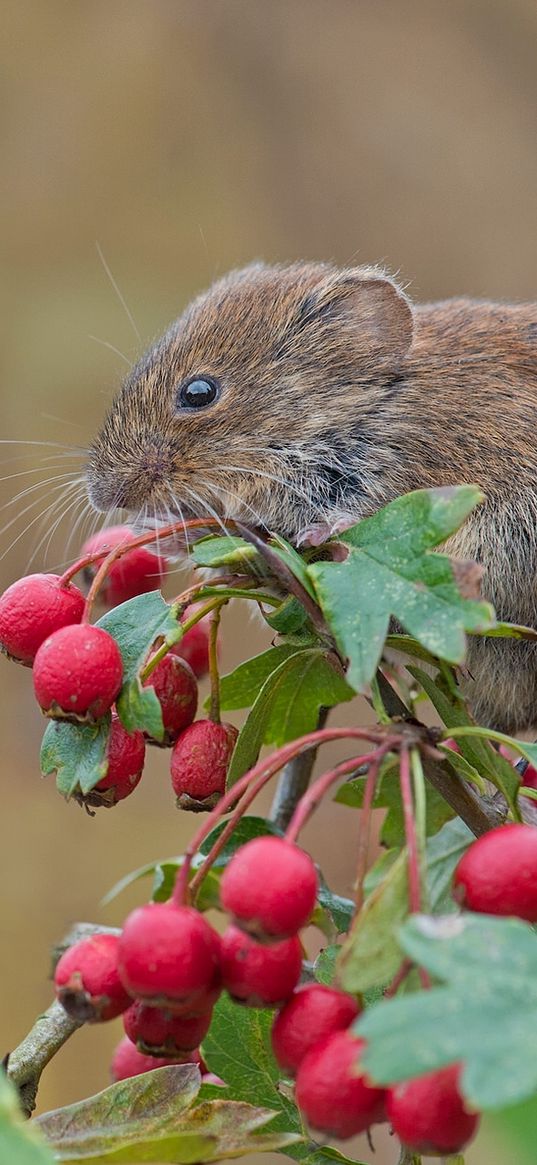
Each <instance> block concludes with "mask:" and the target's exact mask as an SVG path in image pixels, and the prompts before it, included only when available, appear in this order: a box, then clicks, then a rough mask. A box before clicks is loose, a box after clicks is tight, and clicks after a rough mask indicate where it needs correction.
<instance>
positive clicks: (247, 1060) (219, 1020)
mask: <svg viewBox="0 0 537 1165" xmlns="http://www.w3.org/2000/svg"><path fill="white" fill-rule="evenodd" d="M272 1021H273V1015H272V1013H271V1012H270V1011H268V1010H266V1011H256V1010H255V1009H253V1008H246V1007H237V1004H236V1003H233V1002H232V1000H230V999H228V998H226V997H222V998H221V999H220V1000H219V1002H218V1003H217V1005H216V1007H215V1010H214V1015H213V1020H212V1023H211V1026H210V1028H209V1031H208V1033H207V1035H206V1037H205V1039H204V1041H203V1056H204V1059H205V1061H206V1062H207V1065H208V1067H209V1070H210V1071H211V1072H215V1073H216V1075H217V1076H220V1077H221V1079H222V1080H225V1081H226V1084H227V1085H228V1088H229V1090H230V1092H231V1094H232V1095H233V1096H234V1097H235V1098H236V1099H237V1100H244V1101H247V1102H248V1103H249V1104H253V1105H261V1106H262V1107H263V1108H269V1109H271V1110H272V1111H274V1112H275V1113H276V1114H277V1115H276V1117H275V1119H274V1122H273V1125H272V1126H271V1127H272V1128H273V1129H274V1130H277V1131H280V1130H282V1131H286V1132H294V1133H295V1134H298V1135H299V1136H301V1137H304V1138H305V1141H304V1143H299V1144H296V1145H294V1146H289V1147H287V1148H284V1150H283V1151H284V1152H285V1154H286V1155H287V1156H289V1157H293V1158H294V1159H295V1160H296V1161H302V1162H304V1165H327V1163H328V1161H339V1162H340V1163H341V1165H347V1163H348V1162H349V1158H347V1157H344V1156H343V1155H342V1154H339V1153H337V1152H336V1151H335V1150H332V1149H329V1148H328V1147H326V1146H322V1145H317V1144H314V1143H312V1142H310V1141H308V1140H307V1134H306V1132H305V1129H304V1126H303V1124H302V1121H301V1117H300V1113H299V1111H298V1109H297V1107H296V1105H295V1104H294V1103H293V1101H292V1100H291V1099H290V1095H289V1090H288V1089H287V1088H286V1089H285V1090H284V1089H282V1088H280V1087H279V1083H280V1072H279V1069H278V1065H277V1063H276V1061H275V1059H274V1056H273V1054H272V1046H271V1040H270V1031H271V1027H272ZM334 1152H336V1156H335V1157H334Z"/></svg>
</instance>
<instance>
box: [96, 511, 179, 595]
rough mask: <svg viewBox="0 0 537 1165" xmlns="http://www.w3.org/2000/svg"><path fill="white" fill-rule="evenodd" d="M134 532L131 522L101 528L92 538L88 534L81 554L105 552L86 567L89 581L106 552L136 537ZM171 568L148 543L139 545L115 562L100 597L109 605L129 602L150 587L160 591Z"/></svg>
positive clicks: (151, 589)
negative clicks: (129, 525)
mask: <svg viewBox="0 0 537 1165" xmlns="http://www.w3.org/2000/svg"><path fill="white" fill-rule="evenodd" d="M133 538H134V534H133V532H132V530H129V528H128V527H127V526H110V527H109V529H108V530H99V532H98V533H97V534H94V535H93V537H92V538H88V540H87V542H85V543H84V545H83V547H82V550H81V552H80V557H81V558H85V556H86V555H87V554H97V553H98V552H99V551H101V550H102V554H101V555H100V557H99V558H97V559H96V560H95V563H94V564H92V565H91V566H88V567H86V568H85V570H84V573H85V575H86V578H87V581H88V582H91V580H92V578H93V577H94V575H95V574H96V572H97V569H98V567H99V566H100V564H101V562H102V561H103V559H104V558H106V555H107V554H109V552H110V551H111V550H113V549H114V548H115V547H116V546H123V545H124V544H125V543H126V542H130V541H132V539H133ZM167 569H168V563H167V561H166V559H165V558H162V557H161V556H160V555H158V554H154V553H153V551H152V550H150V549H149V547H147V546H135V547H134V548H133V550H129V551H126V553H125V554H123V555H122V556H121V558H118V559H117V560H116V562H113V563H112V565H111V567H110V570H109V572H108V574H107V576H106V579H105V580H104V582H103V585H102V587H101V589H100V591H99V597H100V599H101V601H102V602H103V603H106V605H107V606H109V607H116V606H117V605H118V603H125V602H126V601H127V599H134V598H135V596H136V595H142V594H145V593H146V591H156V590H158V588H159V587H160V586H162V580H163V578H164V576H165V574H166V571H167Z"/></svg>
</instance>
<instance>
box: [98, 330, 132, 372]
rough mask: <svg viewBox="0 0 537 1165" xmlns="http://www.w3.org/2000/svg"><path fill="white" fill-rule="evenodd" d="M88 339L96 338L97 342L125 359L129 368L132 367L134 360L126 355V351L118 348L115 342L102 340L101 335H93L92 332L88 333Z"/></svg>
mask: <svg viewBox="0 0 537 1165" xmlns="http://www.w3.org/2000/svg"><path fill="white" fill-rule="evenodd" d="M88 340H95V343H96V344H100V345H101V347H102V348H108V349H109V351H110V352H115V354H116V356H119V357H120V358H121V360H124V362H125V364H126V365H127V368H132V366H133V362H132V360H129V357H128V356H126V355H125V353H124V352H122V351H121V350H120V349H119V348H116V346H115V344H111V343H110V341H109V340H101V339H100V337H99V336H92V335H91V333H90V334H89V335H88Z"/></svg>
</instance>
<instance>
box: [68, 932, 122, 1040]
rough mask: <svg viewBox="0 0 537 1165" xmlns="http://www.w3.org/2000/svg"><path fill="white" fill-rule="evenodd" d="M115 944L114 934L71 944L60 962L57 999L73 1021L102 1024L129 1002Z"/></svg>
mask: <svg viewBox="0 0 537 1165" xmlns="http://www.w3.org/2000/svg"><path fill="white" fill-rule="evenodd" d="M118 944H119V939H118V937H117V935H114V934H95V935H92V936H91V938H86V939H81V940H80V942H77V943H74V945H73V946H72V947H69V949H68V950H66V951H65V953H64V954H63V955H62V957H61V959H59V961H58V963H57V966H56V970H55V972H54V984H55V987H56V996H57V998H58V999H59V1001H60V1003H61V1004H62V1006H63V1007H64V1008H65V1011H66V1012H67V1013H68V1015H70V1016H71V1017H72V1019H77V1020H80V1022H82V1023H101V1022H102V1021H103V1020H107V1019H115V1017H116V1016H117V1015H121V1012H122V1011H126V1009H127V1007H129V1006H130V1004H131V1003H132V1000H131V998H130V996H129V995H128V993H127V992H126V990H125V988H124V986H123V983H122V982H121V979H120V978H119V975H118V970H117V956H118Z"/></svg>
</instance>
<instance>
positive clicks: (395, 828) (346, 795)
mask: <svg viewBox="0 0 537 1165" xmlns="http://www.w3.org/2000/svg"><path fill="white" fill-rule="evenodd" d="M365 782H366V777H365V776H360V777H353V778H352V780H350V781H345V783H344V784H343V785H341V787H340V788H339V789H338V791H337V793H336V796H335V798H334V800H335V801H337V802H338V804H340V805H349V806H350V807H351V808H361V806H362V804H363V798H364V790H365ZM425 796H426V818H425V825H426V832H427V835H429V834H432V833H437V831H438V830H439V829H440V827H441V826H442V825H444V823H445V822H446V821H449V820H450V819H451V818H452V817H453V809H451V807H450V806H449V805H448V803H447V801H444V798H443V797H442V796H441V795H440V793H438V792H437V791H436V789H435V788H434V786H433V785H431V784H430V783H429V782H428V781H427V782H426V786H425ZM373 806H374V808H375V809H387V810H388V812H387V814H386V817H385V818H384V821H383V823H382V827H381V832H380V839H381V841H382V844H383V845H385V846H387V847H388V848H389V849H392V848H393V847H394V846H396V847H398V848H399V847H401V846H402V845H404V844H405V825H404V817H403V806H402V802H401V788H400V783H399V762H398V761H397V760H396V761H394V760H392V759H391V758H388V760H387V762H386V764H385V766H384V768H383V770H382V772H381V776H380V779H379V781H378V782H377V787H376V789H375V799H374V801H373Z"/></svg>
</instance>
